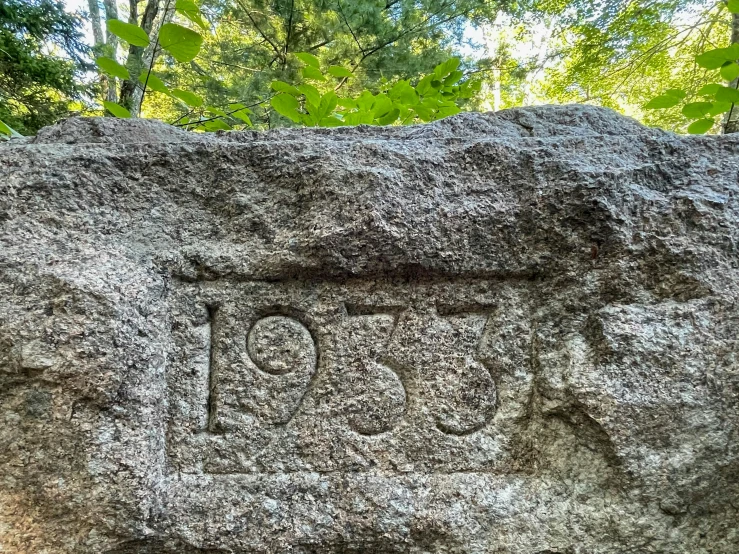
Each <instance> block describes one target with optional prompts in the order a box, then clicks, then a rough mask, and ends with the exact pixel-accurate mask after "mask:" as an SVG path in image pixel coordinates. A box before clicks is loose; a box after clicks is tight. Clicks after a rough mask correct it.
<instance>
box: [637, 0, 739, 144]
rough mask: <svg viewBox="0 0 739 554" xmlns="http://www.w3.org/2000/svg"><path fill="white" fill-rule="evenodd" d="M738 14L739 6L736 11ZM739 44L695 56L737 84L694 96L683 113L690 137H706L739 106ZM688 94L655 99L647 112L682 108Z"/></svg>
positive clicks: (681, 92)
mask: <svg viewBox="0 0 739 554" xmlns="http://www.w3.org/2000/svg"><path fill="white" fill-rule="evenodd" d="M736 9H737V10H738V11H737V12H736V13H739V6H737V7H736ZM738 58H739V43H735V44H731V45H730V46H728V47H726V48H713V49H711V50H708V51H706V52H703V53H700V54H698V55H697V56H695V63H696V64H697V65H699V66H700V67H703V68H705V69H706V70H707V71H708V72H710V73H713V76H716V75H715V72H716V70H718V72H719V75H720V77H721V78H723V79H724V80H726V81H734V85H733V86H728V87H727V86H723V85H719V84H717V83H709V84H706V85H704V86H702V87H701V88H700V89H699V90H698V91H697V92H696V93H695V94H694V95H693V97H694V98H700V99H699V100H697V101H696V100H693V99H692V98H690V100H691V101H689V102H687V103H685V104H684V105H683V106H682V109H681V113H682V115H684V116H685V117H686V118H688V119H689V120H691V121H692V122H691V123H690V124H689V125H688V133H690V134H697V135H701V134H704V133H707V132H708V131H710V130H711V129H713V127H714V126H715V125H716V120H715V119H714V118H715V117H716V116H718V115H721V114H724V113H727V112H729V113H731V112H732V111H733V110H734V106H735V104H736V103H739V90H737V86H739V83H738V82H736V81H735V79H736V78H737V77H739V65H737V63H736V61H735V60H736V59H738ZM688 97H689V95H688V92H687V91H685V90H682V89H671V90H668V91H665V93H663V94H662V95H660V96H657V97H656V98H653V99H652V100H651V101H649V102H648V103H647V104H646V105H645V106H644V107H645V108H646V109H666V108H672V107H673V106H677V105H679V104H683V100H684V99H686V98H688Z"/></svg>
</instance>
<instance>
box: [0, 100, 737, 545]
mask: <svg viewBox="0 0 739 554" xmlns="http://www.w3.org/2000/svg"><path fill="white" fill-rule="evenodd" d="M738 175H739V137H737V136H724V137H679V136H675V135H672V134H669V133H664V132H661V131H656V130H652V129H647V128H644V127H641V126H639V125H638V124H636V123H635V122H633V121H631V120H628V119H626V118H623V117H620V116H618V115H616V114H615V113H613V112H610V111H607V110H602V109H596V108H591V107H585V106H582V107H573V106H566V107H542V108H526V109H518V110H511V111H506V112H500V113H498V114H485V115H480V114H477V115H474V114H464V115H460V116H457V117H454V118H450V119H447V120H444V121H440V122H437V123H434V124H430V125H425V126H420V127H408V128H383V129H379V128H367V127H359V128H354V129H334V130H302V131H301V130H280V131H276V132H270V133H264V134H258V133H251V132H244V133H230V134H218V135H208V136H204V135H196V134H187V133H184V132H180V131H178V130H176V129H172V128H170V127H167V126H165V125H163V124H157V123H154V122H145V121H136V122H124V121H118V120H114V119H92V120H80V119H73V120H69V121H66V122H63V123H61V124H59V125H57V126H55V127H52V128H49V129H45V130H43V131H42V132H41V133H40V134H39V136H38V137H36V138H35V139H33V140H24V141H20V142H18V143H15V142H11V143H10V144H5V145H2V146H0V223H1V224H2V228H1V230H0V422H2V425H1V426H0V552H4V553H5V552H7V553H33V554H43V553H95V554H97V553H105V554H133V553H142V554H143V553H149V554H175V553H184V554H206V553H209V554H216V553H217V554H226V553H231V554H246V553H249V554H252V553H296V554H350V553H351V554H370V553H382V554H384V553H393V552H403V553H405V552H407V553H448V554H458V553H498V554H503V553H508V554H601V553H602V554H606V553H634V554H636V553H639V554H641V553H665V554H735V553H736V552H739V525H737V522H738V521H739V514H738V513H737V510H738V509H739V444H738V442H737V441H738V440H739V433H737V426H738V425H739V401H738V400H739V359H738V353H739V334H738V332H737V329H739V306H738V305H737V299H738V298H739V256H738V250H737V248H738V245H739V227H738V226H737V223H739V206H738V205H737V193H739V185H738V182H737V176H738Z"/></svg>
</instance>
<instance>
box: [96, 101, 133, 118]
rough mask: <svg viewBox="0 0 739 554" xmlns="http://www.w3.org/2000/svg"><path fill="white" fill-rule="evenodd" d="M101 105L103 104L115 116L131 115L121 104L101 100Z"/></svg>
mask: <svg viewBox="0 0 739 554" xmlns="http://www.w3.org/2000/svg"><path fill="white" fill-rule="evenodd" d="M103 106H105V109H106V110H108V111H109V112H110V113H112V114H113V115H114V116H116V117H120V118H122V119H126V118H129V117H131V112H129V111H128V110H127V109H126V108H124V107H123V106H120V105H118V104H116V103H115V102H103Z"/></svg>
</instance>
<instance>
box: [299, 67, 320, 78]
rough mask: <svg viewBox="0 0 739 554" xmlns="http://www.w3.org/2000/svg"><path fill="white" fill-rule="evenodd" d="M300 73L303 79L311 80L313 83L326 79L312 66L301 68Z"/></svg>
mask: <svg viewBox="0 0 739 554" xmlns="http://www.w3.org/2000/svg"><path fill="white" fill-rule="evenodd" d="M300 71H301V72H302V74H303V77H305V78H306V79H313V80H315V81H325V80H326V77H324V75H323V73H321V72H320V71H319V70H317V69H316V68H315V67H313V66H310V65H306V66H305V67H303V68H301V70H300Z"/></svg>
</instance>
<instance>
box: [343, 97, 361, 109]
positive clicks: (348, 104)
mask: <svg viewBox="0 0 739 554" xmlns="http://www.w3.org/2000/svg"><path fill="white" fill-rule="evenodd" d="M339 106H341V107H342V108H346V109H348V110H355V109H356V108H357V103H356V102H355V101H354V100H352V99H351V98H339Z"/></svg>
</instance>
